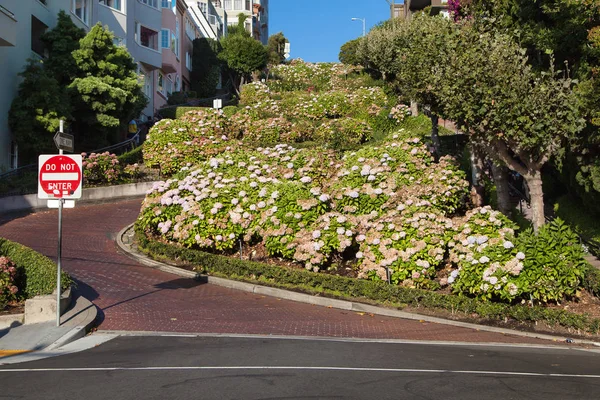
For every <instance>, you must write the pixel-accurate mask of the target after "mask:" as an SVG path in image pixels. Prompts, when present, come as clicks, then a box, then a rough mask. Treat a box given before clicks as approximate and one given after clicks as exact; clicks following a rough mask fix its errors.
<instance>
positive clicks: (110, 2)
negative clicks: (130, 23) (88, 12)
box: [99, 0, 123, 11]
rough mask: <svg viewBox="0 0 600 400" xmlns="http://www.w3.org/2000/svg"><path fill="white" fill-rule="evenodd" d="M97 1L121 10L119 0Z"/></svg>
mask: <svg viewBox="0 0 600 400" xmlns="http://www.w3.org/2000/svg"><path fill="white" fill-rule="evenodd" d="M99 2H100V4H103V5H105V6H106V7H110V8H114V9H115V10H117V11H123V8H122V6H123V4H122V3H121V0H99Z"/></svg>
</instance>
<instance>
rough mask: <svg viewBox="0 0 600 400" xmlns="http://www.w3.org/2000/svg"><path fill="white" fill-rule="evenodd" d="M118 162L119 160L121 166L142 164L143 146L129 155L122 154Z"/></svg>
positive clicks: (131, 151) (128, 153)
mask: <svg viewBox="0 0 600 400" xmlns="http://www.w3.org/2000/svg"><path fill="white" fill-rule="evenodd" d="M117 160H119V164H122V165H128V164H135V163H141V162H142V161H143V152H142V146H138V147H136V148H135V149H133V150H130V151H128V152H127V153H123V154H121V155H120V156H118V157H117Z"/></svg>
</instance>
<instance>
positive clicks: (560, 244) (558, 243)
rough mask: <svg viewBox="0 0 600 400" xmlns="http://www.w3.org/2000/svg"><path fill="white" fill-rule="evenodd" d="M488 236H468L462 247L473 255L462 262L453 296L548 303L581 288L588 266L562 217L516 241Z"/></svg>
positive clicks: (574, 292) (575, 238)
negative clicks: (462, 294)
mask: <svg viewBox="0 0 600 400" xmlns="http://www.w3.org/2000/svg"><path fill="white" fill-rule="evenodd" d="M486 233H487V234H486V235H483V236H482V235H481V234H479V235H477V234H471V236H469V237H468V238H467V243H466V248H472V249H473V250H474V251H473V252H472V253H467V255H466V257H464V258H462V259H460V260H461V261H460V262H459V269H458V270H457V273H456V274H455V276H456V275H458V276H457V277H456V283H455V284H454V286H453V289H454V291H455V292H457V293H465V294H470V295H474V296H476V297H478V298H480V299H482V300H488V299H501V300H505V301H515V300H530V299H533V300H537V301H539V302H542V303H547V302H558V301H561V300H563V299H565V298H572V297H574V296H575V295H576V294H577V291H578V290H579V288H580V287H581V286H582V281H583V277H584V274H585V271H586V268H587V263H586V262H585V261H584V259H583V252H582V249H581V246H580V245H579V240H578V238H577V235H575V234H574V233H573V232H572V231H571V230H570V229H569V227H568V226H567V225H565V224H564V222H562V221H561V220H560V219H557V220H554V221H553V222H551V223H549V224H546V225H544V226H543V227H542V228H541V229H540V230H539V232H538V233H537V235H536V234H534V233H533V231H532V230H531V229H530V230H527V231H525V232H523V233H521V234H520V235H519V236H518V237H517V238H516V240H513V239H511V238H510V236H507V235H506V236H504V237H500V238H498V239H496V238H494V237H492V236H489V235H490V233H489V232H486ZM513 241H514V244H513ZM483 245H485V246H483Z"/></svg>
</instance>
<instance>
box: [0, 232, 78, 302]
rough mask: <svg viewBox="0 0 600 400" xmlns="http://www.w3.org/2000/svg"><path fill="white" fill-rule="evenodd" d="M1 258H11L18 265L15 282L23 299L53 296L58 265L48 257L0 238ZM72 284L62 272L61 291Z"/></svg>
mask: <svg viewBox="0 0 600 400" xmlns="http://www.w3.org/2000/svg"><path fill="white" fill-rule="evenodd" d="M0 256H5V257H8V258H10V260H11V261H12V262H13V263H14V264H15V265H16V268H17V279H16V281H15V282H16V286H17V287H18V288H19V296H22V298H24V299H28V298H31V297H34V296H38V295H43V294H51V293H52V291H53V290H54V289H55V288H56V264H55V263H54V262H53V261H52V260H50V259H49V258H48V257H46V256H43V255H41V254H40V253H38V252H36V251H33V250H32V249H30V248H29V247H25V246H23V245H21V244H19V243H15V242H11V241H10V240H7V239H4V238H0ZM71 283H72V280H71V278H70V277H69V275H68V274H67V273H65V272H62V273H61V289H62V290H65V289H67V288H68V287H69V286H70V285H71Z"/></svg>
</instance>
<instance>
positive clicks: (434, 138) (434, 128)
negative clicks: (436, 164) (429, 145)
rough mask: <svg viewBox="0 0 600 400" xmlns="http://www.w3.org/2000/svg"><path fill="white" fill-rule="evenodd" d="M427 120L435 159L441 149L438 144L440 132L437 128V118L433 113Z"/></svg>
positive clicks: (440, 145)
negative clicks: (429, 122)
mask: <svg viewBox="0 0 600 400" xmlns="http://www.w3.org/2000/svg"><path fill="white" fill-rule="evenodd" d="M429 118H430V119H431V141H432V142H433V147H434V154H435V157H436V159H437V158H438V157H439V154H440V150H441V148H442V144H441V143H440V134H439V133H440V130H439V127H438V121H439V118H438V116H437V115H435V114H433V113H431V114H430V115H429Z"/></svg>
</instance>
